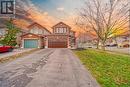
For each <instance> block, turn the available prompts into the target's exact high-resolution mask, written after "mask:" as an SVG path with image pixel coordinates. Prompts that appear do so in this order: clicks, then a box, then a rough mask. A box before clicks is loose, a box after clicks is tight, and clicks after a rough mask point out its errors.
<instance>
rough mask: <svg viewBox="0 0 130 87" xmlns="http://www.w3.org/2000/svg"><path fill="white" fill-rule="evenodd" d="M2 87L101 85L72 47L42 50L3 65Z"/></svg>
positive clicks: (81, 86)
mask: <svg viewBox="0 0 130 87" xmlns="http://www.w3.org/2000/svg"><path fill="white" fill-rule="evenodd" d="M0 87H100V86H99V84H98V83H97V82H96V80H95V79H94V78H93V77H92V76H91V74H90V73H89V71H87V70H86V69H85V68H84V67H83V65H82V64H81V63H80V61H79V59H78V58H77V57H76V56H75V55H74V54H73V52H72V51H71V50H69V49H42V50H40V51H37V52H35V53H33V54H30V55H28V56H25V57H23V58H19V59H17V60H14V61H12V62H9V63H5V64H0Z"/></svg>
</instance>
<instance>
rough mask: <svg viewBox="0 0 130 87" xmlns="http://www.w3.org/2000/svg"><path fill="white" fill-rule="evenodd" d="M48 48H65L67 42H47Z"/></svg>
mask: <svg viewBox="0 0 130 87" xmlns="http://www.w3.org/2000/svg"><path fill="white" fill-rule="evenodd" d="M48 45H49V48H67V42H49V44H48Z"/></svg>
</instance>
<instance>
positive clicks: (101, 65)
mask: <svg viewBox="0 0 130 87" xmlns="http://www.w3.org/2000/svg"><path fill="white" fill-rule="evenodd" d="M74 52H75V53H76V54H77V55H78V57H79V58H80V60H81V61H82V63H83V64H84V65H85V66H86V68H87V69H88V70H90V72H91V73H92V75H93V76H94V77H95V78H96V79H97V81H98V82H99V83H100V84H101V86H102V87H130V56H129V55H124V54H116V53H115V54H114V53H110V52H103V51H99V50H94V49H88V50H82V51H74Z"/></svg>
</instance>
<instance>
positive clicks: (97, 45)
mask: <svg viewBox="0 0 130 87" xmlns="http://www.w3.org/2000/svg"><path fill="white" fill-rule="evenodd" d="M97 49H99V40H97Z"/></svg>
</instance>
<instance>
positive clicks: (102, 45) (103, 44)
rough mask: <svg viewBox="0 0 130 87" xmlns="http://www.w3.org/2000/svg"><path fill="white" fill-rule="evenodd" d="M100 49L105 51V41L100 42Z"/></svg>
mask: <svg viewBox="0 0 130 87" xmlns="http://www.w3.org/2000/svg"><path fill="white" fill-rule="evenodd" d="M101 50H103V51H105V41H102V42H101Z"/></svg>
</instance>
